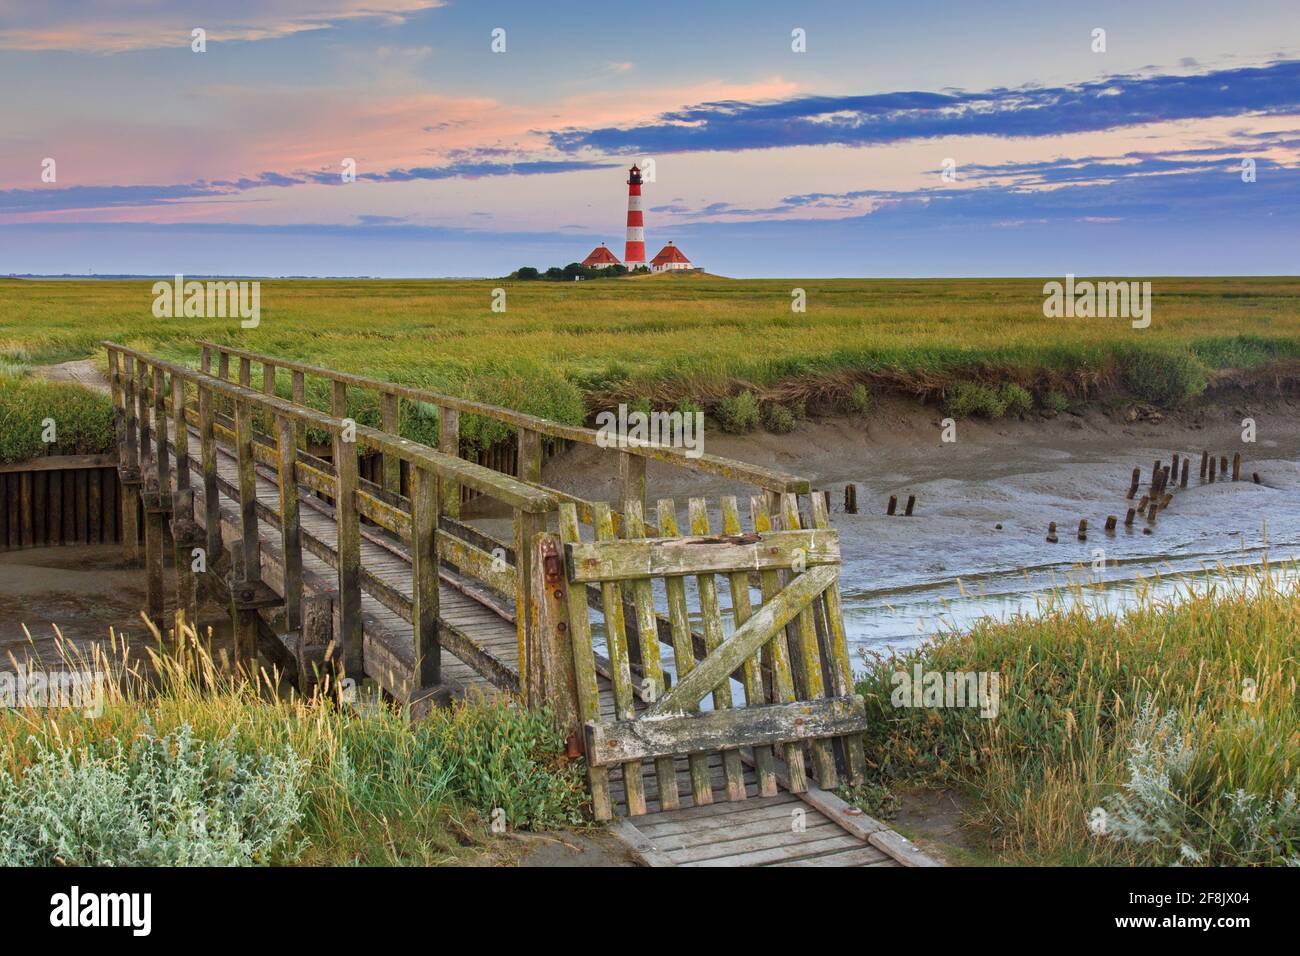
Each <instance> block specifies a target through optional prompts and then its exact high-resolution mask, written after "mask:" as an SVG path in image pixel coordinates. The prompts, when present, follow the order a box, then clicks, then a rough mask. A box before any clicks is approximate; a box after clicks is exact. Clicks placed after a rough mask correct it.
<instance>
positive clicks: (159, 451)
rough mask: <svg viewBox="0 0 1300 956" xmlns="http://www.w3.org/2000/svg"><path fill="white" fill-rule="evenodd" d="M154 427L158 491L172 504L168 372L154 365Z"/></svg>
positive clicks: (165, 500) (164, 499)
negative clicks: (169, 463) (168, 443)
mask: <svg viewBox="0 0 1300 956" xmlns="http://www.w3.org/2000/svg"><path fill="white" fill-rule="evenodd" d="M153 429H154V442H155V443H156V445H157V447H156V448H155V450H154V467H155V468H157V470H158V491H159V494H161V495H162V496H163V501H164V502H166V503H168V504H170V503H171V500H172V496H171V487H170V479H169V476H168V471H169V469H168V467H167V465H168V455H167V373H166V372H164V371H163V370H162V369H161V368H159V367H157V366H154V370H153Z"/></svg>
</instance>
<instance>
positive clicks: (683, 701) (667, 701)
mask: <svg viewBox="0 0 1300 956" xmlns="http://www.w3.org/2000/svg"><path fill="white" fill-rule="evenodd" d="M838 577H839V570H838V569H837V568H835V567H834V566H832V565H826V566H824V567H820V568H813V569H812V570H811V571H809V572H808V573H806V574H802V575H800V576H799V577H797V578H795V579H794V580H793V581H791V582H790V584H789V585H787V586H786V587H785V588H784V589H782V590H781V592H780V593H779V594H777V595H776V596H774V597H773V598H772V599H771V600H770V601H768V602H767V603H765V604H764V605H763V606H762V607H761V608H759V609H758V611H756V612H755V613H754V615H753V617H751V618H750V619H749V620H748V621H746V622H745V624H744V626H743V627H740V628H737V629H736V630H735V631H734V632H733V633H732V635H731V636H730V637H728V638H727V639H726V640H725V641H723V642H722V643H721V644H719V645H718V646H717V648H716V649H715V650H713V651H712V652H711V653H710V654H709V656H708V657H707V658H705V659H704V660H703V661H701V662H700V663H699V664H698V665H697V666H696V667H695V669H694V670H692V671H691V672H690V673H689V674H687V675H686V676H684V677H682V678H680V679H679V680H678V682H677V685H676V686H675V687H673V688H672V690H670V691H669V692H668V693H667V694H665V695H664V696H663V697H661V698H660V699H659V701H658V702H657V703H655V704H654V705H653V706H652V707H651V708H650V709H649V712H648V713H649V715H650V716H665V715H668V714H680V713H685V712H686V711H687V709H688V708H689V707H690V706H691V705H692V704H693V703H695V702H697V701H699V699H700V698H701V697H703V696H704V695H705V694H707V693H709V691H711V690H713V689H714V688H715V687H717V686H718V684H719V683H721V682H722V681H724V680H726V679H727V678H728V677H729V675H730V674H731V672H732V671H733V670H735V669H736V668H737V667H739V666H740V664H741V663H742V662H743V661H744V659H745V658H746V657H748V656H749V655H750V654H752V653H754V651H756V650H758V648H759V647H760V646H762V644H763V643H764V642H765V641H766V640H768V639H769V638H770V637H771V636H772V634H773V633H775V632H776V631H777V630H779V629H780V628H783V627H785V625H786V624H787V623H789V622H790V621H792V620H794V619H795V618H796V617H797V616H798V615H799V614H800V613H802V612H803V611H804V610H805V609H806V608H807V607H808V605H809V604H811V603H812V602H813V600H814V599H816V597H817V596H818V595H819V594H821V593H822V591H824V590H826V588H827V587H829V586H830V585H831V584H832V583H833V582H834V581H835V580H836V579H837V578H838Z"/></svg>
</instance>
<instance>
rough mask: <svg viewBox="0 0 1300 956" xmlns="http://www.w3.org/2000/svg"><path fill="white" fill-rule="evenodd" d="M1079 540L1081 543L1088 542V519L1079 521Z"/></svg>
mask: <svg viewBox="0 0 1300 956" xmlns="http://www.w3.org/2000/svg"><path fill="white" fill-rule="evenodd" d="M1079 540H1080V541H1087V540H1088V519H1087V518H1080V519H1079Z"/></svg>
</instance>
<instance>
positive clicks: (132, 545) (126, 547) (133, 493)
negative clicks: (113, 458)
mask: <svg viewBox="0 0 1300 956" xmlns="http://www.w3.org/2000/svg"><path fill="white" fill-rule="evenodd" d="M117 474H118V480H119V481H120V482H121V485H122V497H121V500H120V501H119V504H120V505H121V507H122V556H123V557H124V558H125V559H126V561H127V562H129V563H130V564H133V565H137V566H138V565H139V564H140V472H139V471H138V470H136V469H134V468H132V467H130V466H129V465H118V468H117Z"/></svg>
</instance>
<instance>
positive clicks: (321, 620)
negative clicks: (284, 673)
mask: <svg viewBox="0 0 1300 956" xmlns="http://www.w3.org/2000/svg"><path fill="white" fill-rule="evenodd" d="M332 640H334V602H333V601H332V600H331V599H330V596H329V595H328V594H309V595H305V596H304V597H303V599H302V627H301V629H300V630H299V631H298V646H297V648H296V649H295V651H296V655H297V659H298V691H299V693H301V694H302V695H303V696H305V697H310V696H311V695H312V694H314V693H315V692H316V688H317V687H318V686H319V684H320V681H321V678H322V677H323V676H324V673H323V672H324V670H325V668H326V666H327V664H328V662H327V661H326V659H325V650H326V649H327V648H328V647H329V645H330V642H331V641H332Z"/></svg>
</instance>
